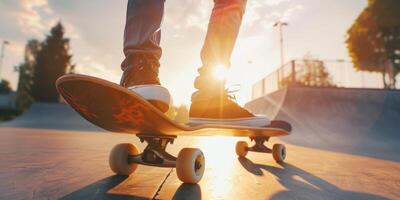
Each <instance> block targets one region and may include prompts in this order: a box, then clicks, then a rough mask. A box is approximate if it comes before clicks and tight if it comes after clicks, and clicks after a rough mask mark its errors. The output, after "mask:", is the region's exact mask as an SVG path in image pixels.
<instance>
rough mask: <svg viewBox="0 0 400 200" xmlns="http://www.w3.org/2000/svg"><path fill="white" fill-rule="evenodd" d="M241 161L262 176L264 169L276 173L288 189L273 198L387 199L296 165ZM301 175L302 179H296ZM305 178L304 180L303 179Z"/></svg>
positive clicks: (249, 169)
mask: <svg viewBox="0 0 400 200" xmlns="http://www.w3.org/2000/svg"><path fill="white" fill-rule="evenodd" d="M239 162H240V163H241V164H242V166H243V167H244V168H245V169H246V170H247V171H248V172H250V173H252V174H254V175H256V176H262V175H263V173H264V171H263V170H265V171H267V172H268V173H271V174H274V175H275V176H276V177H277V178H278V181H279V183H280V184H282V186H284V187H285V188H286V189H287V190H286V191H281V192H278V193H276V194H274V195H273V196H272V198H271V199H274V200H277V199H359V200H364V199H379V200H381V199H386V198H384V197H380V196H377V195H373V194H367V193H360V192H352V191H346V190H342V189H340V188H338V187H336V186H335V185H333V184H331V183H329V182H328V181H325V180H323V179H321V178H319V177H317V176H315V175H313V174H310V173H308V172H306V171H304V170H302V169H300V168H298V167H296V166H293V165H291V164H288V163H281V164H280V165H281V166H282V168H279V167H274V166H268V165H262V164H256V163H253V162H252V161H251V160H249V159H247V158H239ZM296 177H299V178H300V179H296ZM301 179H302V180H304V181H301Z"/></svg>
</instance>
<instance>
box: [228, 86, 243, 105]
mask: <svg viewBox="0 0 400 200" xmlns="http://www.w3.org/2000/svg"><path fill="white" fill-rule="evenodd" d="M234 87H238V88H235V89H232V88H234ZM240 88H241V85H240V84H234V85H230V86H229V87H228V88H227V89H225V93H226V95H227V98H228V99H229V100H232V101H234V102H235V103H236V104H237V98H236V93H237V92H239V91H240Z"/></svg>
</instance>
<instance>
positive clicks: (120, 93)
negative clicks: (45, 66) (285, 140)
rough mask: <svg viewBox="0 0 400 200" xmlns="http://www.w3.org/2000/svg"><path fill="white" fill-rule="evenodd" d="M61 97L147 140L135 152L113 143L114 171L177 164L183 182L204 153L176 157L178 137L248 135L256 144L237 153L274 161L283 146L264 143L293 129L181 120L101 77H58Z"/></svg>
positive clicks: (277, 124) (200, 169)
mask: <svg viewBox="0 0 400 200" xmlns="http://www.w3.org/2000/svg"><path fill="white" fill-rule="evenodd" d="M56 87H57V90H58V92H59V93H60V94H61V96H62V97H63V99H64V100H65V101H66V102H67V103H68V104H69V105H70V106H71V107H72V108H73V109H74V110H75V111H76V112H78V113H79V114H80V115H81V116H82V117H84V118H85V119H86V120H88V121H90V122H91V123H93V124H95V125H97V126H99V127H101V128H103V129H105V130H108V131H111V132H116V133H128V134H134V135H136V136H137V137H138V138H139V139H140V141H141V142H142V143H144V142H145V143H147V146H146V148H145V149H144V150H143V152H141V153H139V150H138V149H137V147H136V146H135V145H133V144H129V143H123V144H118V145H116V146H115V147H114V148H113V149H112V150H111V153H110V156H109V165H110V168H111V170H112V171H113V172H115V173H116V174H118V175H130V174H132V173H133V172H134V171H135V169H136V168H137V166H138V165H139V164H142V165H149V166H156V167H171V168H176V172H177V175H178V178H179V179H180V180H181V181H182V182H184V183H197V182H199V181H200V180H201V178H202V176H203V173H204V169H205V158H204V155H203V153H202V151H201V150H200V149H197V148H183V149H182V150H181V151H180V152H179V153H178V155H177V156H173V155H171V154H169V153H168V152H167V151H166V147H167V145H168V144H172V143H173V142H174V140H175V139H176V138H177V137H178V136H214V135H222V136H238V137H250V139H251V140H252V141H255V144H254V145H253V146H251V147H249V146H248V144H247V142H245V141H239V142H238V143H237V144H236V153H237V155H238V156H239V157H245V156H246V155H247V153H248V152H249V151H253V152H264V153H272V155H273V158H274V159H275V161H277V162H283V161H284V159H285V157H286V148H285V146H284V145H283V144H274V145H273V148H272V149H270V148H268V147H267V146H266V145H265V142H267V141H268V140H269V138H270V137H277V136H285V135H289V134H290V132H291V127H290V124H288V123H286V122H284V121H272V122H271V124H270V125H269V126H268V127H248V126H233V125H220V124H219V125H212V124H204V125H189V124H186V125H185V124H179V123H177V122H174V121H173V120H171V119H169V118H168V117H167V116H166V115H165V114H164V113H162V112H161V111H159V110H158V109H157V108H156V107H154V106H153V105H152V104H150V103H149V102H148V101H146V100H145V99H143V98H142V97H140V96H139V95H137V94H135V93H134V92H131V91H129V90H128V89H126V88H124V87H121V86H119V85H117V84H115V83H112V82H109V81H106V80H102V79H99V78H95V77H91V76H85V75H78V74H68V75H64V76H62V77H60V78H59V79H58V80H57V82H56Z"/></svg>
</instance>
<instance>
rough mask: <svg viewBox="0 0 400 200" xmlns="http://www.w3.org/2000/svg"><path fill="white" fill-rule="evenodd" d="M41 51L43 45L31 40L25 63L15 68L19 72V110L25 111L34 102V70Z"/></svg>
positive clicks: (17, 102) (26, 48) (28, 44)
mask: <svg viewBox="0 0 400 200" xmlns="http://www.w3.org/2000/svg"><path fill="white" fill-rule="evenodd" d="M40 50H41V43H40V42H39V41H38V40H35V39H32V40H29V41H28V43H27V44H26V46H25V55H24V62H23V63H22V64H20V65H18V66H16V67H15V70H16V71H17V72H19V81H18V87H17V99H16V104H17V108H18V109H19V110H25V109H26V108H28V107H29V106H30V105H31V103H32V102H33V98H32V84H33V70H34V69H33V68H34V66H35V64H36V58H37V56H38V53H39V51H40Z"/></svg>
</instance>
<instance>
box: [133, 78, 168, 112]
mask: <svg viewBox="0 0 400 200" xmlns="http://www.w3.org/2000/svg"><path fill="white" fill-rule="evenodd" d="M128 89H129V90H130V91H132V92H134V93H136V94H138V95H140V96H141V97H143V98H144V99H146V100H147V101H149V102H150V103H151V104H153V105H154V106H155V107H157V108H158V109H159V110H160V111H161V112H164V113H165V112H167V111H168V110H169V106H170V105H171V94H170V93H169V91H168V89H167V88H165V87H162V86H160V85H135V86H131V87H128Z"/></svg>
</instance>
